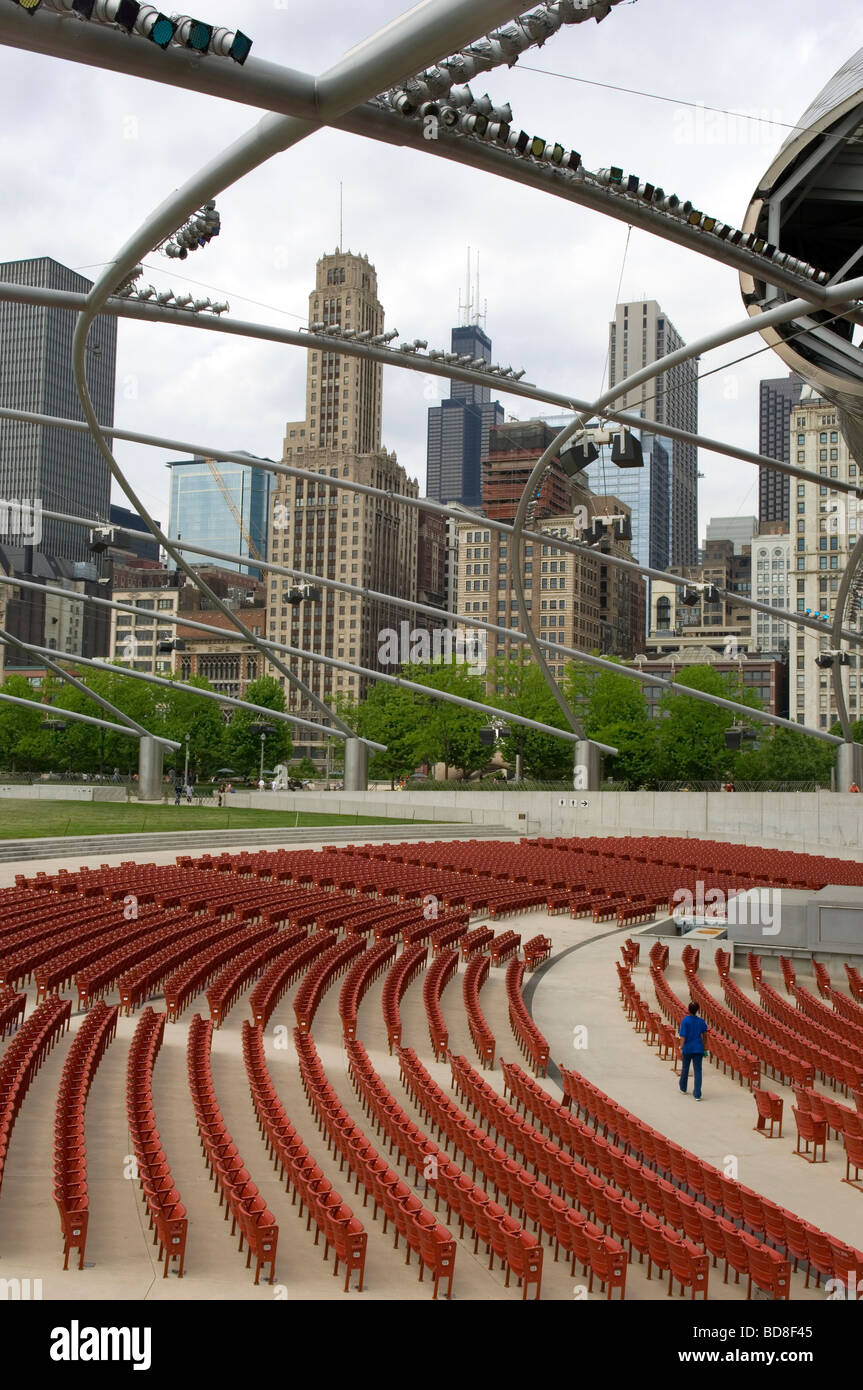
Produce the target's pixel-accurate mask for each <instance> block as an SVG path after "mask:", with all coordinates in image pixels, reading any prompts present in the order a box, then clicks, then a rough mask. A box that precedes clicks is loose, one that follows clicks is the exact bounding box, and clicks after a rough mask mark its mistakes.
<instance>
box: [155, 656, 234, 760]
mask: <svg viewBox="0 0 863 1390" xmlns="http://www.w3.org/2000/svg"><path fill="white" fill-rule="evenodd" d="M184 684H186V685H191V686H194V687H195V688H196V689H197V690H212V689H213V687H212V685H211V684H210V682H209V681H208V680H207V679H206V677H204V676H190V677H189V679H188V680H187V681H185V682H184ZM158 698H159V707H158V714H159V721H158V728H157V729H156V730H155V731H154V732H157V733H159V734H160V735H162V737H163V738H170V739H173V740H174V741H175V742H176V743H179V745H180V747H179V748H178V749H177V750H176V751H175V752H173V753H169V754H167V755H166V758H165V765H166V767H167V768H169V769H173V770H174V772H177V773H181V772H182V771H183V769H184V768H185V764H186V734H188V735H189V769H190V772H191V774H192V775H193V776H194V777H195V778H196V779H197V778H201V777H209V776H210V775H211V774H212V773H213V772H215V771H216V769H217V768H218V767H221V766H222V764H223V762H224V761H225V746H224V745H225V734H226V726H225V723H224V720H223V717H222V708H223V707H222V706H220V705H219V704H217V703H216V701H215V700H202V699H201V698H200V697H199V696H197V695H189V694H187V693H186V691H185V690H174V689H171V690H162V691H160V692H159V696H158Z"/></svg>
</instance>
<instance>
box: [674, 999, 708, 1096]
mask: <svg viewBox="0 0 863 1390" xmlns="http://www.w3.org/2000/svg"><path fill="white" fill-rule="evenodd" d="M706 1032H707V1024H706V1023H705V1022H704V1019H703V1018H699V1017H698V1005H697V1004H696V1003H695V1002H694V1001H693V1002H692V1003H691V1004H690V1005H689V1012H688V1013H686V1014H684V1015H683V1018H682V1019H681V1020H680V1036H681V1038H682V1039H683V1066H682V1068H681V1072H680V1090H681V1092H682V1093H683V1095H686V1087H687V1083H688V1081H689V1068H690V1065H691V1066H692V1095H693V1099H694V1100H701V1064H702V1062H703V1061H704V1035H705V1033H706Z"/></svg>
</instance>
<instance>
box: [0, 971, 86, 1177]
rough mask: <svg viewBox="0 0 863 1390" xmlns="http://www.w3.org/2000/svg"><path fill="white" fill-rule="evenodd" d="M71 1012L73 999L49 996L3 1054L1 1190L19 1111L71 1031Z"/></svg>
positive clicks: (0, 1060) (0, 1069)
mask: <svg viewBox="0 0 863 1390" xmlns="http://www.w3.org/2000/svg"><path fill="white" fill-rule="evenodd" d="M71 1014H72V1003H71V1000H69V999H60V998H59V996H58V995H56V994H52V995H50V996H49V998H48V999H46V1000H45V1001H44V1002H43V1003H42V1004H39V1005H37V1007H36V1009H34V1011H33V1013H32V1014H31V1015H30V1017H29V1018H28V1019H27V1020H26V1021H25V1022H24V1023H22V1024H21V1027H20V1028H19V1029H18V1032H17V1033H16V1034H15V1036H14V1037H13V1038H12V1040H11V1042H10V1043H9V1045H8V1047H7V1048H6V1049H5V1050H4V1052H3V1054H2V1056H0V1190H2V1187H3V1172H4V1169H5V1166H6V1155H7V1153H8V1150H9V1143H10V1141H11V1138H12V1131H13V1129H14V1128H15V1121H16V1119H17V1118H18V1113H19V1111H20V1109H21V1106H22V1105H23V1104H24V1101H25V1099H26V1097H27V1092H28V1091H29V1089H30V1086H31V1084H32V1082H33V1079H34V1077H35V1076H36V1074H37V1073H38V1071H39V1069H40V1068H41V1066H42V1063H43V1062H44V1061H45V1058H46V1057H47V1056H48V1053H49V1052H50V1051H51V1050H52V1048H53V1047H54V1046H55V1044H56V1043H57V1041H58V1039H59V1038H60V1037H61V1036H62V1035H63V1033H65V1032H66V1031H67V1030H68V1028H69V1020H70V1018H71Z"/></svg>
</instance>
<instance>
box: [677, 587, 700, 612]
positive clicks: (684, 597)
mask: <svg viewBox="0 0 863 1390" xmlns="http://www.w3.org/2000/svg"><path fill="white" fill-rule="evenodd" d="M678 602H679V603H682V604H684V605H685V606H686V607H687V608H696V607H697V606H698V604H699V603H700V602H701V595H700V594H699V592H698V590H697V589H696V588H695V587H694V585H692V584H687V585H685V586H684V589H683V592H682V593H681V594H680V595H679V596H678Z"/></svg>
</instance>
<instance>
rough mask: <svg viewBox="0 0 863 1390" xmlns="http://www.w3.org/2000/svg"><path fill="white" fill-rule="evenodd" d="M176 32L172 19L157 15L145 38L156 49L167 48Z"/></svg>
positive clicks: (164, 15)
mask: <svg viewBox="0 0 863 1390" xmlns="http://www.w3.org/2000/svg"><path fill="white" fill-rule="evenodd" d="M76 8H77V4H76ZM91 9H92V6H91ZM176 32H177V26H176V24H175V23H174V21H173V20H172V19H169V18H168V16H167V15H166V14H157V15H156V18H155V19H154V20H153V23H152V24H151V26H150V32H149V33H148V35H147V38H148V39H149V40H150V42H151V43H154V44H155V45H156V47H157V48H167V47H168V44H169V43H170V42H171V40H172V39H173V37H174V35H175V34H176Z"/></svg>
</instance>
